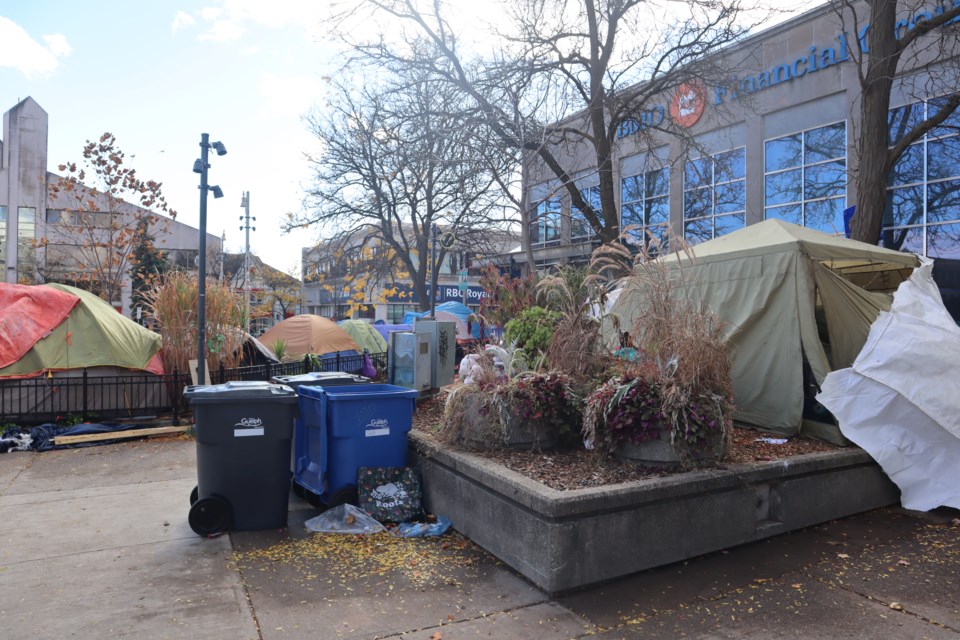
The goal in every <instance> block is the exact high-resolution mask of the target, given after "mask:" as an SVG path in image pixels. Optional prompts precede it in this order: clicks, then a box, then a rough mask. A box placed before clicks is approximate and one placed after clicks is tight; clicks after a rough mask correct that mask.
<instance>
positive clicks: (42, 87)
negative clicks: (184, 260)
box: [0, 0, 331, 271]
mask: <svg viewBox="0 0 960 640" xmlns="http://www.w3.org/2000/svg"><path fill="white" fill-rule="evenodd" d="M324 4H325V3H322V2H309V1H294V0H269V1H266V2H265V1H263V0H215V1H210V2H200V3H194V2H168V1H165V0H159V1H156V2H151V3H141V2H129V0H126V1H115V0H92V1H91V2H76V1H74V0H41V1H38V2H16V3H14V2H10V3H4V5H5V6H4V7H3V8H0V112H4V111H7V110H8V109H10V108H11V107H12V106H14V105H15V104H16V103H17V102H18V101H20V100H22V99H23V98H26V97H27V96H30V97H32V98H33V99H34V100H36V101H37V102H38V103H39V104H40V106H41V107H42V108H43V109H44V110H46V111H47V113H48V114H49V116H50V129H49V166H48V169H50V170H51V171H54V172H56V171H57V165H58V164H60V163H62V162H67V161H76V162H79V161H80V160H82V149H83V146H84V144H85V143H86V141H87V140H95V139H97V138H98V137H99V136H100V134H102V133H103V132H105V131H109V132H111V133H113V134H114V135H115V136H116V138H117V142H118V144H119V146H120V148H121V149H123V151H124V152H125V153H126V154H127V157H128V160H129V164H130V166H132V167H133V168H135V169H136V170H137V172H138V174H140V176H141V177H142V178H145V179H152V180H157V181H159V182H162V183H163V188H164V193H165V195H166V197H167V201H168V202H169V203H170V205H171V206H172V207H174V208H175V209H176V210H177V211H178V217H177V219H178V220H181V221H183V222H185V223H187V224H191V225H193V226H197V225H198V223H199V190H198V189H197V185H198V184H199V176H198V175H197V174H195V173H193V172H192V171H191V169H192V165H193V161H194V160H195V159H196V158H198V157H199V153H200V147H199V142H200V134H201V133H209V134H210V136H211V141H214V140H220V141H222V142H223V143H224V144H225V145H226V147H227V151H228V154H227V155H226V156H223V157H217V156H216V155H215V154H213V153H211V157H212V160H211V165H212V166H211V169H210V183H211V184H219V185H220V187H221V188H222V189H223V191H224V194H225V195H224V197H223V198H221V199H216V200H215V199H213V198H212V197H211V198H210V199H209V200H208V214H207V218H208V230H209V231H210V232H211V233H215V234H217V235H219V234H220V233H221V232H222V231H226V238H227V244H226V246H227V250H228V251H232V252H240V251H242V250H243V240H244V238H243V233H242V232H241V231H240V229H239V227H240V224H241V223H240V220H239V217H240V215H241V214H242V213H243V209H242V208H241V207H240V198H241V194H242V192H243V191H250V202H251V215H254V216H256V217H257V221H256V223H255V224H256V227H257V231H256V232H253V233H251V249H252V251H253V252H254V253H256V254H257V255H260V256H261V257H262V258H263V259H265V260H266V261H267V262H268V263H269V264H271V265H273V266H275V267H277V268H279V269H282V270H284V271H287V270H289V269H290V268H292V267H294V266H295V265H296V266H297V268H298V263H299V256H300V247H301V246H304V245H306V244H309V243H311V242H312V241H314V240H315V237H316V232H309V231H300V232H296V233H294V234H288V235H282V234H281V233H280V231H279V229H278V224H279V221H280V220H281V218H282V216H283V215H284V214H285V213H286V212H288V211H294V210H298V209H299V207H300V203H301V199H302V188H301V186H302V185H303V184H306V183H307V182H308V181H309V177H310V171H309V167H308V165H307V163H306V162H305V161H304V159H303V154H304V152H307V151H310V150H312V149H313V146H312V145H313V142H312V136H311V135H310V134H309V132H308V131H307V129H306V128H305V126H304V124H303V122H302V119H301V118H302V115H303V114H304V113H306V112H307V111H308V110H309V109H310V107H311V106H313V105H316V104H319V103H320V102H321V101H322V98H323V92H324V88H325V84H326V83H325V82H324V80H323V78H322V75H323V73H324V65H325V61H326V60H327V59H328V58H329V56H330V55H331V50H330V49H329V48H328V46H327V45H326V43H325V39H324V35H325V34H324V32H323V28H322V26H321V22H320V16H321V12H322V10H323V9H321V7H322V6H323V5H324ZM131 156H133V157H132V158H131Z"/></svg>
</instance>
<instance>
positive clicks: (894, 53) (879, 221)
mask: <svg viewBox="0 0 960 640" xmlns="http://www.w3.org/2000/svg"><path fill="white" fill-rule="evenodd" d="M832 2H833V5H834V9H835V11H836V12H837V14H838V15H839V16H840V18H841V21H842V23H843V25H844V31H845V32H846V33H848V34H851V35H850V37H851V39H852V40H855V41H856V46H851V47H850V50H851V54H852V57H853V58H854V62H855V64H856V68H857V74H858V76H857V77H858V79H859V82H860V93H861V95H860V97H859V100H858V101H857V107H856V108H857V112H858V113H857V116H858V117H856V118H855V119H854V122H855V123H857V125H858V127H859V130H858V131H856V132H855V140H854V146H855V153H856V170H855V172H854V175H853V181H854V184H855V186H856V215H855V216H854V217H853V219H852V221H851V229H850V235H851V237H852V238H855V239H857V240H861V241H863V242H869V243H871V244H877V243H878V242H879V241H880V240H881V235H880V232H881V228H882V227H883V220H884V213H885V211H887V199H888V190H887V187H888V184H890V180H891V177H892V175H893V174H894V172H895V170H896V168H897V166H898V163H904V162H905V163H914V164H917V163H918V160H917V158H914V157H913V156H912V154H911V153H910V151H911V149H912V148H913V149H915V147H912V145H914V143H916V142H918V141H920V140H921V139H922V138H923V137H924V136H925V135H928V134H932V133H936V132H937V131H943V130H945V129H946V128H947V127H950V126H952V127H953V129H954V131H955V130H956V122H955V118H954V113H955V112H956V110H957V107H958V106H960V69H958V64H957V55H958V53H960V41H958V38H957V27H956V25H955V24H951V23H955V21H956V20H957V18H958V17H960V5H958V4H957V3H936V4H930V3H925V4H921V3H919V2H915V1H913V0H863V1H856V2H855V1H853V0H832ZM928 5H929V6H928ZM854 33H855V34H856V36H855V37H854V36H853V35H852V34H854ZM895 89H899V93H900V99H903V98H906V99H907V102H908V104H906V105H904V106H902V107H901V106H900V105H896V106H897V107H898V108H895V109H891V107H893V106H894V103H893V96H894V91H895ZM931 96H935V97H936V98H935V99H934V100H929V101H928V102H927V103H926V104H924V102H923V100H924V99H925V98H928V97H931ZM900 99H898V102H899V101H900ZM911 103H912V104H911ZM947 152H948V153H949V152H950V151H949V150H947ZM953 153H954V154H956V151H953ZM954 160H955V161H956V160H960V159H957V158H955V159H954ZM919 164H920V165H922V164H923V162H922V159H921V160H920V161H919ZM918 169H921V170H922V167H918ZM914 173H916V172H915V171H914ZM904 193H906V192H904ZM903 208H904V209H907V208H909V209H910V210H911V211H912V212H913V213H912V214H911V215H913V216H914V219H913V220H905V221H900V222H903V223H905V224H906V223H918V222H922V220H920V219H916V216H918V215H919V216H922V214H923V211H924V207H923V202H922V201H921V202H912V203H910V206H909V207H903ZM887 235H888V237H887V238H886V239H885V241H884V244H885V245H887V246H890V247H892V248H900V247H901V246H902V244H903V241H904V237H905V232H903V231H900V232H892V231H891V232H888V234H887Z"/></svg>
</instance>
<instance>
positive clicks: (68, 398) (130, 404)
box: [0, 353, 387, 431]
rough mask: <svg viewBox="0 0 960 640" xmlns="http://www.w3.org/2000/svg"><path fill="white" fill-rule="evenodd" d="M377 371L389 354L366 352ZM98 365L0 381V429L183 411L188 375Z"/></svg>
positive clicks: (216, 378) (236, 376)
mask: <svg viewBox="0 0 960 640" xmlns="http://www.w3.org/2000/svg"><path fill="white" fill-rule="evenodd" d="M370 358H371V359H372V360H373V364H374V366H375V367H376V368H377V370H378V371H381V372H383V371H386V368H387V367H386V365H387V354H386V353H374V354H370ZM362 368H363V356H362V355H355V356H354V355H342V354H327V355H325V356H307V357H305V358H304V359H303V360H298V361H296V362H285V363H280V364H270V363H267V364H263V365H256V366H252V367H237V368H232V369H228V368H225V367H223V366H222V365H221V366H220V368H219V369H215V370H213V371H211V372H210V383H211V384H221V383H224V382H228V381H231V380H267V381H269V380H271V379H272V378H273V377H274V376H290V375H299V374H302V373H309V372H311V371H343V372H349V373H360V372H361V370H362ZM101 371H102V370H99V369H82V370H75V371H71V372H63V373H61V374H58V375H54V376H49V377H47V376H43V377H38V378H25V379H19V380H0V431H2V427H3V425H5V424H11V423H12V424H16V425H19V426H24V425H31V424H43V423H46V422H70V423H74V422H92V421H101V420H104V421H115V420H127V421H129V420H136V419H138V418H143V419H151V418H154V417H156V416H160V415H163V416H171V417H172V419H173V423H174V424H180V418H181V416H182V414H183V413H184V412H185V411H186V405H185V403H184V401H183V390H184V388H185V387H186V386H187V385H189V384H191V382H190V376H189V375H188V374H187V373H181V372H179V371H178V370H176V369H174V371H173V373H169V374H165V375H155V374H151V373H146V372H143V373H130V374H125V375H113V376H105V375H101Z"/></svg>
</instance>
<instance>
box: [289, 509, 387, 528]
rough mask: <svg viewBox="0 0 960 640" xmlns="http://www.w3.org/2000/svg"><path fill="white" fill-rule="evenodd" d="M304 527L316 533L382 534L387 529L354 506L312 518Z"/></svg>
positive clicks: (330, 510)
mask: <svg viewBox="0 0 960 640" xmlns="http://www.w3.org/2000/svg"><path fill="white" fill-rule="evenodd" d="M304 525H305V526H306V527H307V529H308V530H310V531H313V532H314V533H353V534H366V533H380V532H381V531H386V528H385V527H384V526H383V525H382V524H380V523H379V522H377V521H376V520H374V519H373V518H372V517H371V516H370V514H368V513H367V512H366V511H363V510H362V509H360V508H358V507H355V506H353V505H352V504H341V505H338V506H336V507H333V508H332V509H328V510H326V511H324V512H323V513H321V514H320V515H318V516H316V517H315V518H310V519H309V520H307V521H306V522H305V523H304Z"/></svg>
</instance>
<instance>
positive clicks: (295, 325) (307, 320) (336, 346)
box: [260, 313, 360, 358]
mask: <svg viewBox="0 0 960 640" xmlns="http://www.w3.org/2000/svg"><path fill="white" fill-rule="evenodd" d="M278 340H283V341H284V343H285V346H286V354H287V356H288V357H294V358H299V357H302V356H303V355H304V354H306V353H316V354H321V355H322V354H324V353H334V352H337V351H357V352H359V351H360V347H358V346H357V343H356V342H354V341H353V338H351V337H350V334H348V333H347V332H346V331H344V330H343V329H341V328H340V327H338V326H337V323H336V322H334V321H333V320H327V319H326V318H323V317H321V316H315V315H312V314H309V313H302V314H300V315H298V316H293V317H292V318H287V319H286V320H283V321H282V322H280V323H278V324H276V325H275V326H273V327H272V328H271V329H270V330H269V331H267V332H266V333H264V334H263V335H262V336H260V342H262V343H263V344H265V345H266V346H267V347H270V348H271V349H273V347H274V344H275V343H276V342H277V341H278Z"/></svg>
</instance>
